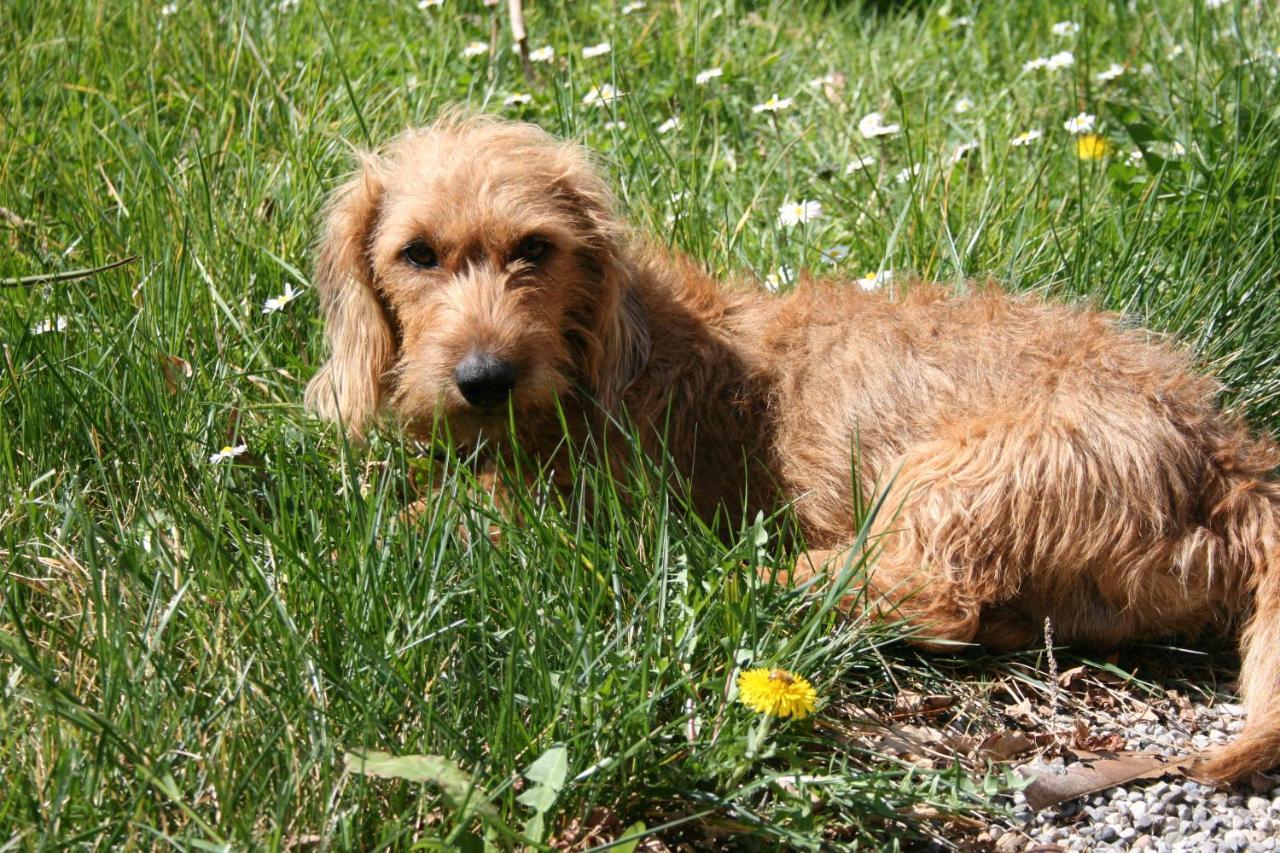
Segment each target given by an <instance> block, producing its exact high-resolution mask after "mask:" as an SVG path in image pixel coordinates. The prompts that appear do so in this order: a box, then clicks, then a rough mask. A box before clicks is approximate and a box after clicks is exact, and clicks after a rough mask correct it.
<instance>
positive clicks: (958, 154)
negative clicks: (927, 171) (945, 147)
mask: <svg viewBox="0 0 1280 853" xmlns="http://www.w3.org/2000/svg"><path fill="white" fill-rule="evenodd" d="M977 147H978V143H977V142H976V141H969V142H961V143H960V144H959V145H957V146H956V150H955V151H952V152H951V156H950V157H949V158H947V163H948V164H949V165H952V166H954V165H955V164H956V163H959V162H960V161H961V160H963V159H964V155H966V154H968V153H969V152H970V151H973V150H974V149H975V148H977Z"/></svg>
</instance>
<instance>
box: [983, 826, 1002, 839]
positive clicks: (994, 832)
mask: <svg viewBox="0 0 1280 853" xmlns="http://www.w3.org/2000/svg"><path fill="white" fill-rule="evenodd" d="M1004 833H1005V828H1004V827H1003V826H1001V825H1000V824H998V823H993V824H991V826H989V827H987V837H989V838H990V839H991V840H992V841H999V840H1000V836H1002V835H1004Z"/></svg>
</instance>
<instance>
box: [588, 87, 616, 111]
mask: <svg viewBox="0 0 1280 853" xmlns="http://www.w3.org/2000/svg"><path fill="white" fill-rule="evenodd" d="M621 97H622V93H621V92H619V91H618V90H617V89H615V88H614V87H613V86H612V85H610V84H609V83H601V84H600V85H599V86H592V87H591V91H589V92H587V94H585V95H583V96H582V103H584V104H586V105H587V106H589V107H598V106H600V105H601V104H608V103H611V102H613V101H616V100H618V98H621Z"/></svg>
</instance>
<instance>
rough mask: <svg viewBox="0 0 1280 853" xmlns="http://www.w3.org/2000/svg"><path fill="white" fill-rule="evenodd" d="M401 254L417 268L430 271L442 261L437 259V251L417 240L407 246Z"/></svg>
mask: <svg viewBox="0 0 1280 853" xmlns="http://www.w3.org/2000/svg"><path fill="white" fill-rule="evenodd" d="M400 254H401V255H402V256H403V257H404V259H405V260H406V261H408V262H409V263H411V264H413V265H414V266H415V267H422V268H423V269H428V270H429V269H431V268H432V267H435V266H439V264H440V261H439V260H438V259H437V258H436V253H435V250H434V249H432V248H431V247H430V246H428V245H427V244H426V243H423V242H422V241H421V240H415V241H414V242H412V243H410V244H409V245H407V246H405V247H404V251H403V252H401V253H400Z"/></svg>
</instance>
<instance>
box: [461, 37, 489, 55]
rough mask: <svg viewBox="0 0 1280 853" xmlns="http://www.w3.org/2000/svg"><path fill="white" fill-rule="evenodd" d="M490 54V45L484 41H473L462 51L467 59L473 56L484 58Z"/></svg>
mask: <svg viewBox="0 0 1280 853" xmlns="http://www.w3.org/2000/svg"><path fill="white" fill-rule="evenodd" d="M488 52H489V45H488V44H486V43H485V42H482V41H473V42H471V43H470V44H468V45H467V46H466V47H464V48H463V49H462V55H463V57H464V58H466V59H470V58H471V57H473V56H484V55H485V54H486V53H488Z"/></svg>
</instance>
